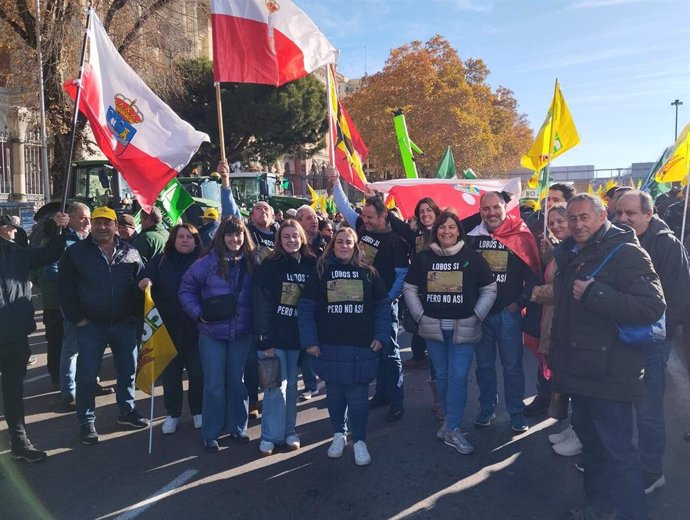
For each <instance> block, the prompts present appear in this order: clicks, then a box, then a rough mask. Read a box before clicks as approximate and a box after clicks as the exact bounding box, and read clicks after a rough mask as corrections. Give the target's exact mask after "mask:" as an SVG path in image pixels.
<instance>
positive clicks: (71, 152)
mask: <svg viewBox="0 0 690 520" xmlns="http://www.w3.org/2000/svg"><path fill="white" fill-rule="evenodd" d="M92 12H93V7H91V5H90V4H89V8H88V9H87V14H86V29H84V39H83V41H82V44H81V56H80V58H79V77H78V78H77V80H76V81H77V94H76V96H75V97H74V112H73V113H72V134H71V135H70V140H69V151H68V155H67V169H66V171H65V178H64V179H63V183H62V202H61V203H60V211H61V212H63V213H64V212H65V207H66V206H67V189H68V187H69V183H70V177H71V176H72V159H73V158H74V143H75V141H76V138H77V120H78V118H79V103H80V102H81V91H82V80H83V78H84V63H85V61H86V43H87V42H88V39H89V29H90V27H91V13H92Z"/></svg>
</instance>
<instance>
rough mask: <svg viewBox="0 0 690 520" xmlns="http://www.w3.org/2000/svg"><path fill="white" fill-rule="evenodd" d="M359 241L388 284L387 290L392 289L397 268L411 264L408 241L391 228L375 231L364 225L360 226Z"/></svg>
mask: <svg viewBox="0 0 690 520" xmlns="http://www.w3.org/2000/svg"><path fill="white" fill-rule="evenodd" d="M359 242H360V244H361V246H362V249H363V250H364V254H365V255H366V257H367V262H368V263H369V265H371V266H373V267H375V268H376V270H377V271H378V272H379V274H380V275H381V278H382V279H383V283H384V284H385V285H386V290H387V291H390V289H391V287H393V282H395V269H396V268H407V267H409V266H410V254H409V248H408V247H407V243H406V242H405V241H404V240H403V239H402V238H401V237H400V235H398V234H396V233H393V232H392V231H390V229H387V230H385V231H381V232H376V233H373V232H369V231H366V229H364V227H363V226H362V227H360V228H359Z"/></svg>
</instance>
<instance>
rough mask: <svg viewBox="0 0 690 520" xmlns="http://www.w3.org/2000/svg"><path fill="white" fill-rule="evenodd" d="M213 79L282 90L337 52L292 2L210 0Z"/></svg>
mask: <svg viewBox="0 0 690 520" xmlns="http://www.w3.org/2000/svg"><path fill="white" fill-rule="evenodd" d="M211 26H212V29H213V80H214V81H221V82H224V81H227V82H234V83H262V84H267V85H275V86H276V87H277V86H280V85H282V84H284V83H287V82H288V81H293V80H296V79H298V78H301V77H303V76H306V75H307V74H310V73H311V72H313V71H314V70H316V69H317V68H319V67H322V66H324V65H327V64H329V63H335V61H336V59H337V57H338V51H337V50H336V49H335V47H333V45H331V43H330V42H329V41H328V39H327V38H326V37H325V36H324V35H323V33H322V32H321V31H320V30H319V28H318V27H317V26H316V24H315V23H314V22H313V21H312V20H311V18H309V17H308V16H307V15H306V14H305V13H304V12H303V11H302V10H301V9H300V8H299V7H297V6H296V5H295V4H294V3H293V2H291V1H290V0H211Z"/></svg>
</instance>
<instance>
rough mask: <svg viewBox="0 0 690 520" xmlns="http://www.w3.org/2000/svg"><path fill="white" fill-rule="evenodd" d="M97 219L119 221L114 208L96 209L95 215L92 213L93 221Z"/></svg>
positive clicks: (102, 207) (103, 207)
mask: <svg viewBox="0 0 690 520" xmlns="http://www.w3.org/2000/svg"><path fill="white" fill-rule="evenodd" d="M95 218H107V219H108V220H114V221H116V220H117V214H116V213H115V210H114V209H112V208H107V207H105V206H100V207H98V208H96V209H94V210H93V213H91V220H93V219H95Z"/></svg>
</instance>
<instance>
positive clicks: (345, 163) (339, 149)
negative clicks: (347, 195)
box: [326, 65, 369, 191]
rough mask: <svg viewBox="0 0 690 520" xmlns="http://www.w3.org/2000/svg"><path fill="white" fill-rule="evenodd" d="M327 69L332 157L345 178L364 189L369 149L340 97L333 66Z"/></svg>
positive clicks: (361, 189) (359, 188)
mask: <svg viewBox="0 0 690 520" xmlns="http://www.w3.org/2000/svg"><path fill="white" fill-rule="evenodd" d="M326 69H327V71H328V78H327V85H328V102H329V104H330V107H329V114H331V121H329V124H330V130H331V131H330V135H331V136H333V138H334V140H335V142H334V148H335V157H333V158H332V160H333V163H334V164H333V165H334V166H335V167H336V168H337V170H338V173H340V176H341V177H342V178H343V179H345V180H346V181H347V182H349V183H350V184H352V186H354V187H355V188H357V189H358V190H360V191H364V185H365V184H366V183H367V178H366V176H365V175H364V169H363V165H364V161H366V160H367V155H368V154H369V150H368V149H367V147H366V145H365V144H364V141H363V140H362V137H361V136H360V135H359V132H358V131H357V127H356V126H355V124H354V123H353V122H352V119H350V115H349V114H348V113H347V111H346V110H345V107H344V106H343V104H342V103H341V102H340V100H339V99H338V91H337V87H336V82H335V71H334V69H333V66H332V65H329V66H328V67H326Z"/></svg>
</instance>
